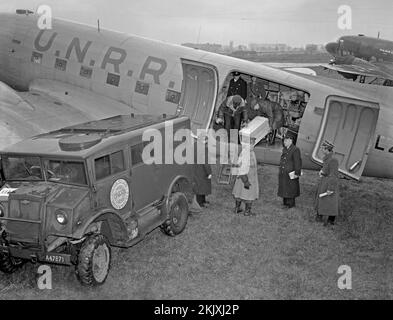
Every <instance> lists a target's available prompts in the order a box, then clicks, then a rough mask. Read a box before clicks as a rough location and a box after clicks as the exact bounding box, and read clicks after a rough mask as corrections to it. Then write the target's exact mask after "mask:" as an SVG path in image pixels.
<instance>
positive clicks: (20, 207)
mask: <svg viewBox="0 0 393 320" xmlns="http://www.w3.org/2000/svg"><path fill="white" fill-rule="evenodd" d="M168 123H170V124H171V126H173V130H175V131H176V130H179V129H190V120H189V119H188V118H187V117H176V118H175V117H174V118H166V117H165V116H152V115H135V116H134V115H123V116H116V117H112V118H108V119H103V120H99V121H92V122H87V123H82V124H79V125H75V126H72V127H66V128H63V129H60V130H57V131H54V132H50V133H46V134H42V135H39V136H36V137H33V138H30V139H27V140H25V141H22V142H19V143H17V144H15V145H12V146H10V147H8V148H7V149H5V150H3V151H1V152H0V158H1V167H2V179H3V182H4V185H3V186H2V188H1V190H0V270H1V271H3V272H5V273H12V272H14V271H15V270H16V269H17V268H18V267H19V266H20V265H22V264H23V263H24V262H26V261H31V262H33V263H35V262H41V263H55V264H62V265H75V267H76V274H77V276H78V279H79V280H80V282H81V283H82V284H83V285H87V286H94V285H99V284H102V283H104V281H105V279H106V277H107V275H108V272H109V268H110V261H111V250H110V248H111V246H117V247H123V248H126V247H130V246H132V245H134V244H136V243H137V242H139V241H140V240H142V239H143V238H144V236H145V235H146V234H147V233H148V232H150V231H152V230H153V229H155V228H157V227H160V228H161V230H162V231H163V232H164V233H166V234H168V235H170V236H175V235H177V234H179V233H181V232H182V231H183V230H184V228H185V226H186V223H187V218H188V211H189V210H188V204H189V202H190V201H191V200H192V197H193V194H192V186H193V180H194V179H193V174H194V170H193V165H192V164H176V163H173V164H164V163H163V162H158V163H149V164H147V163H145V161H144V155H143V152H144V148H145V146H146V145H147V144H148V143H149V141H144V140H143V136H144V133H145V132H147V131H148V130H153V131H154V132H156V133H158V134H160V135H161V137H162V140H161V143H162V151H163V152H164V153H165V152H173V151H174V149H173V148H169V147H168V148H169V149H170V150H166V143H165V142H166V141H165V139H169V138H170V139H172V137H169V136H168V135H166V134H165V129H166V126H167V125H168ZM174 147H176V143H175V145H174ZM168 148H167V149H168Z"/></svg>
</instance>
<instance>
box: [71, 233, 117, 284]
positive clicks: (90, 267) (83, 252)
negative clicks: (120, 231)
mask: <svg viewBox="0 0 393 320" xmlns="http://www.w3.org/2000/svg"><path fill="white" fill-rule="evenodd" d="M110 265H111V249H110V246H109V243H108V240H107V239H106V238H105V236H103V235H102V234H95V235H91V236H89V237H88V238H87V239H86V240H85V241H84V243H83V244H82V247H81V249H80V251H79V255H78V264H77V266H76V272H77V276H78V279H79V281H80V282H81V283H82V284H83V285H85V286H90V287H92V286H96V285H101V284H103V283H104V282H105V280H106V278H107V277H108V274H109V269H110Z"/></svg>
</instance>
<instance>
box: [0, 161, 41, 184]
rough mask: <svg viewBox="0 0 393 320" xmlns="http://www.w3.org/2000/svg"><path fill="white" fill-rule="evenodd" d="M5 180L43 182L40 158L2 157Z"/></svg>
mask: <svg viewBox="0 0 393 320" xmlns="http://www.w3.org/2000/svg"><path fill="white" fill-rule="evenodd" d="M1 161H2V164H3V172H4V178H5V179H6V180H43V179H44V178H43V174H42V168H41V162H40V158H38V157H7V156H2V160H1Z"/></svg>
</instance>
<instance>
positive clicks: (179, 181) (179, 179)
mask: <svg viewBox="0 0 393 320" xmlns="http://www.w3.org/2000/svg"><path fill="white" fill-rule="evenodd" d="M173 192H183V193H184V194H185V195H186V197H187V200H188V202H189V203H191V202H192V198H193V196H194V195H193V192H192V182H191V181H190V180H189V178H188V177H186V176H184V175H179V176H176V177H175V178H174V179H173V180H172V182H171V184H170V185H169V188H168V192H167V195H166V199H165V206H164V208H165V210H166V212H169V208H170V203H169V200H170V198H171V194H172V193H173Z"/></svg>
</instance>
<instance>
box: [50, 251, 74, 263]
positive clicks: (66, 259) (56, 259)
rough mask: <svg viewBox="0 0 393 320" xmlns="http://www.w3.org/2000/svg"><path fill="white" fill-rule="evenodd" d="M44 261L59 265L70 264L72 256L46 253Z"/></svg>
mask: <svg viewBox="0 0 393 320" xmlns="http://www.w3.org/2000/svg"><path fill="white" fill-rule="evenodd" d="M44 261H46V262H49V263H57V264H70V256H69V255H67V254H60V253H45V255H44Z"/></svg>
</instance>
